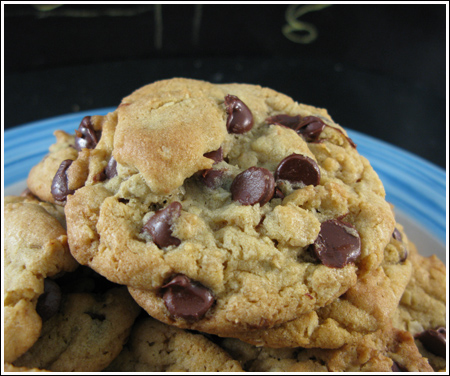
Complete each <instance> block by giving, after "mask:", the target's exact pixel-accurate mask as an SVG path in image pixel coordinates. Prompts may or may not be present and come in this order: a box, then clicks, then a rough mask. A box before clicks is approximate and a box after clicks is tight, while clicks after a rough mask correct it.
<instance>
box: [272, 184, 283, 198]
mask: <svg viewBox="0 0 450 376" xmlns="http://www.w3.org/2000/svg"><path fill="white" fill-rule="evenodd" d="M273 198H281V199H284V193H283V191H282V190H281V189H280V188H278V187H275V192H274V194H273Z"/></svg>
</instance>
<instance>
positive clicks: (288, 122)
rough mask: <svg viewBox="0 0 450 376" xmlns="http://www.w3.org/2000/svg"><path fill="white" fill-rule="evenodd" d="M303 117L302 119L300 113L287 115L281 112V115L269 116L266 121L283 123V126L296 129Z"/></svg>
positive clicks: (277, 123)
mask: <svg viewBox="0 0 450 376" xmlns="http://www.w3.org/2000/svg"><path fill="white" fill-rule="evenodd" d="M301 119H302V117H301V116H300V115H296V116H290V115H286V114H280V115H275V116H271V117H268V118H267V119H266V123H268V124H276V125H281V126H283V127H287V128H291V129H296V128H297V127H298V126H299V124H300V122H301Z"/></svg>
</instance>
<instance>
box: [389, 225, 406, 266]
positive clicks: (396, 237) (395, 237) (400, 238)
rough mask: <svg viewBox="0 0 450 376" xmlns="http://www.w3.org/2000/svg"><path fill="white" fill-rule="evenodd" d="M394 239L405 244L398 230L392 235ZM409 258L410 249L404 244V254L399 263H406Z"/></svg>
mask: <svg viewBox="0 0 450 376" xmlns="http://www.w3.org/2000/svg"><path fill="white" fill-rule="evenodd" d="M392 237H393V238H394V239H395V240H397V241H399V242H402V243H403V237H402V233H401V232H400V231H399V230H398V229H397V228H395V229H394V232H393V233H392ZM407 258H408V249H407V248H406V245H405V244H403V248H402V253H401V255H400V260H399V261H400V262H404V261H405V260H406V259H407Z"/></svg>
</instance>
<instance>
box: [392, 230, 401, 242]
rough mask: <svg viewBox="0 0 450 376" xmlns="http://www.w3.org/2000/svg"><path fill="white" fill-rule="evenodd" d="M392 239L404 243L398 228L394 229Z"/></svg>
mask: <svg viewBox="0 0 450 376" xmlns="http://www.w3.org/2000/svg"><path fill="white" fill-rule="evenodd" d="M392 237H393V238H394V239H395V240H398V241H400V242H401V241H403V237H402V233H401V232H400V231H398V229H397V227H396V228H395V229H394V232H393V233H392Z"/></svg>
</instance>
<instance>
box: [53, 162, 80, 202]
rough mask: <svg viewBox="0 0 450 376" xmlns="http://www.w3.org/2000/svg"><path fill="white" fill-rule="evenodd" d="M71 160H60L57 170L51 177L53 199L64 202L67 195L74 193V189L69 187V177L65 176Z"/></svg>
mask: <svg viewBox="0 0 450 376" xmlns="http://www.w3.org/2000/svg"><path fill="white" fill-rule="evenodd" d="M72 162H73V161H72V160H71V159H66V160H65V161H62V162H61V164H60V165H59V168H58V171H56V174H55V176H54V177H53V181H52V186H51V193H52V196H53V198H54V199H55V201H58V202H62V203H64V202H66V199H67V196H68V195H73V194H74V193H75V191H74V190H72V189H69V178H68V176H67V170H68V169H69V167H70V165H71V164H72Z"/></svg>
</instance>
